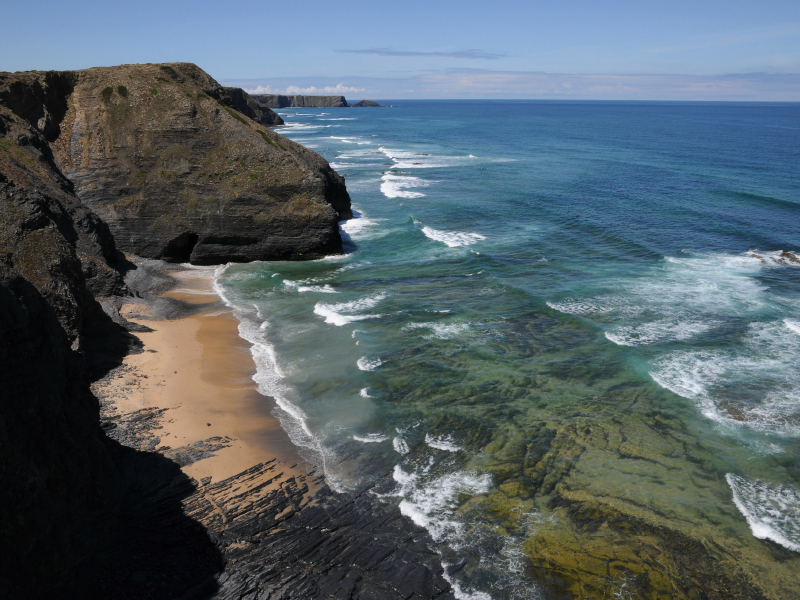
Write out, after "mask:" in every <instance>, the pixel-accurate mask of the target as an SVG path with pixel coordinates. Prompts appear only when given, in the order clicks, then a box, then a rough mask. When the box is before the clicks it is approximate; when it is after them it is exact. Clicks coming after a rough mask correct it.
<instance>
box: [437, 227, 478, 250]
mask: <svg viewBox="0 0 800 600" xmlns="http://www.w3.org/2000/svg"><path fill="white" fill-rule="evenodd" d="M422 233H424V234H425V236H426V237H427V238H429V239H432V240H434V241H436V242H442V243H443V244H447V245H448V246H450V247H451V248H457V247H459V246H470V245H472V244H474V243H476V242H479V241H481V240H485V239H486V237H485V236H482V235H481V234H479V233H464V232H461V231H440V230H438V229H433V228H432V227H427V226H425V227H423V228H422Z"/></svg>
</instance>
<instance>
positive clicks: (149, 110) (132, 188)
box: [0, 63, 352, 264]
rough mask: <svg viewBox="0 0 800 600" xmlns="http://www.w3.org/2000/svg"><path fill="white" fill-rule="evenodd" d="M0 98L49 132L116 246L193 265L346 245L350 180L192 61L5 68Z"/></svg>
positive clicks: (64, 168)
mask: <svg viewBox="0 0 800 600" xmlns="http://www.w3.org/2000/svg"><path fill="white" fill-rule="evenodd" d="M0 102H3V103H4V104H5V105H6V106H8V107H9V108H11V109H12V110H13V111H15V112H17V113H18V114H19V116H20V117H21V118H23V119H24V120H26V121H28V123H29V124H30V125H31V126H32V127H34V128H36V129H37V130H39V131H41V132H43V135H44V136H45V137H46V139H47V141H48V142H49V143H50V147H51V149H52V155H53V161H54V164H55V165H56V166H57V168H58V169H60V171H61V172H62V173H63V174H64V175H65V176H66V178H68V179H69V180H70V181H71V182H72V184H73V186H74V191H75V194H76V196H77V197H78V198H79V199H80V201H81V202H82V203H83V204H84V205H85V206H87V207H88V208H90V209H91V210H93V211H94V212H95V213H96V214H97V215H99V216H100V218H101V219H102V220H103V221H105V222H106V223H107V224H108V227H109V229H110V231H111V233H112V234H113V236H114V238H115V240H116V245H117V247H118V248H119V249H120V250H123V251H125V252H130V253H133V254H137V255H140V256H143V257H146V258H161V259H164V260H171V261H179V262H185V261H190V262H192V263H194V264H218V263H224V262H231V261H249V260H271V259H313V258H320V257H322V256H324V255H326V254H331V253H338V252H341V251H342V241H341V237H340V235H339V230H338V225H337V223H338V221H339V220H341V219H346V218H349V217H351V216H352V214H351V212H350V198H349V196H348V194H347V190H346V189H345V186H344V180H343V178H342V177H341V176H339V175H338V174H337V173H336V172H335V171H333V169H331V168H330V165H328V163H327V161H326V160H325V159H324V158H322V157H321V156H319V155H318V154H316V153H314V152H312V151H310V150H308V149H306V148H304V147H302V146H300V145H299V144H295V143H294V142H292V141H290V140H288V139H286V138H284V137H282V136H280V135H278V134H277V133H275V132H274V131H272V130H270V129H268V128H267V127H265V126H264V125H261V124H260V123H257V122H255V121H253V120H252V119H250V118H248V117H246V116H245V115H243V114H242V113H240V112H238V111H237V110H235V108H234V101H233V100H232V99H231V97H230V96H229V95H228V93H227V92H226V91H225V89H224V88H222V86H220V85H219V84H218V83H217V82H216V81H214V80H213V79H212V78H211V77H210V76H209V75H208V74H206V73H205V72H203V71H202V70H201V69H199V68H198V67H196V66H195V65H192V64H186V63H174V64H169V65H126V66H121V67H112V68H95V69H87V70H84V71H72V72H62V73H58V72H48V73H19V74H9V73H2V74H0Z"/></svg>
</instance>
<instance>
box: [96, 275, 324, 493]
mask: <svg viewBox="0 0 800 600" xmlns="http://www.w3.org/2000/svg"><path fill="white" fill-rule="evenodd" d="M161 273H162V274H163V275H165V276H166V277H167V278H170V279H172V280H174V284H173V286H172V288H171V289H169V290H167V291H162V292H161V293H158V294H156V297H160V298H168V299H172V300H176V301H178V302H179V303H181V304H184V305H188V306H189V307H191V310H189V311H185V312H188V313H189V314H178V315H176V316H172V315H168V316H167V318H164V317H163V316H161V315H158V314H157V311H155V310H154V308H153V306H152V303H148V302H147V300H142V299H139V298H126V299H124V300H123V304H122V306H121V307H120V309H119V313H120V315H122V316H123V317H124V318H125V319H127V320H128V321H129V322H131V323H134V324H135V325H137V326H139V328H140V329H149V331H139V332H136V333H135V336H136V337H137V338H139V340H140V341H141V343H142V345H143V351H142V352H140V353H136V354H129V355H127V356H126V357H125V358H124V360H123V363H122V365H121V367H119V369H118V372H117V373H116V374H115V376H114V377H113V378H104V379H103V380H101V381H100V382H98V383H97V384H95V385H94V386H93V388H94V390H95V393H96V394H98V395H99V396H101V397H104V398H108V399H113V404H108V403H106V404H105V406H106V411H105V412H106V414H104V415H103V418H104V420H106V419H109V418H111V417H113V416H120V415H130V414H134V413H140V412H141V411H147V412H149V413H156V412H158V413H159V417H158V418H157V420H158V424H157V425H155V426H154V427H153V430H154V431H151V436H152V437H151V439H150V440H149V442H148V444H147V446H149V447H150V449H152V450H156V451H158V452H161V453H163V454H165V455H167V456H169V457H178V458H179V460H178V461H177V462H178V463H179V464H181V463H183V464H181V469H182V470H183V472H184V473H185V474H186V475H187V476H189V477H191V478H193V479H196V480H197V481H203V482H206V483H211V482H218V481H221V480H224V479H227V478H229V477H232V476H234V475H236V474H238V473H241V472H243V471H245V470H247V469H249V468H251V467H253V466H254V465H257V464H259V463H262V462H265V461H269V460H276V463H277V465H279V466H280V468H281V470H282V471H283V472H284V473H285V474H286V476H287V477H291V476H294V477H298V478H306V477H307V476H308V474H309V473H310V472H313V471H316V470H318V467H317V466H316V465H312V464H310V463H308V462H307V461H306V459H305V458H303V457H302V456H301V455H300V453H299V451H298V449H297V447H296V446H295V445H294V444H293V443H292V442H291V440H290V439H289V436H288V434H287V433H286V432H285V431H284V429H283V428H282V427H281V424H280V421H279V419H278V418H277V417H276V416H274V415H273V414H272V413H273V410H274V408H275V401H274V400H273V399H272V398H270V397H268V396H264V395H262V394H261V393H260V392H259V391H258V389H257V385H256V383H255V382H254V381H253V375H254V374H255V373H256V366H255V363H254V362H253V358H252V355H251V353H250V344H249V343H248V342H247V341H246V340H244V339H242V338H241V337H240V336H239V329H238V327H239V321H238V319H237V318H236V316H235V315H234V312H233V309H232V308H230V307H228V306H227V305H225V304H224V303H223V301H222V300H221V299H220V298H219V296H218V294H217V293H216V292H215V291H214V289H213V287H212V284H213V279H212V277H213V275H211V274H212V273H213V271H211V270H193V269H186V268H182V267H179V266H177V265H176V266H174V267H167V268H165V269H163V270H162V271H161ZM156 427H158V428H160V429H158V430H155V428H156ZM112 437H114V436H113V435H112ZM154 444H155V446H154ZM312 487H316V486H312Z"/></svg>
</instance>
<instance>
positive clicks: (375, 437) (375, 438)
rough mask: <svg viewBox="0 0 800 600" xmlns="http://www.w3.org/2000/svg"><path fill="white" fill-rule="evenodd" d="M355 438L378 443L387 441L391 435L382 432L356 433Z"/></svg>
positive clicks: (369, 442)
mask: <svg viewBox="0 0 800 600" xmlns="http://www.w3.org/2000/svg"><path fill="white" fill-rule="evenodd" d="M353 439H354V440H356V441H357V442H363V443H365V444H377V443H378V442H385V441H386V440H388V439H389V436H388V435H382V434H380V433H368V434H366V435H354V436H353Z"/></svg>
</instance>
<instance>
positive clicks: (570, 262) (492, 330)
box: [215, 101, 800, 600]
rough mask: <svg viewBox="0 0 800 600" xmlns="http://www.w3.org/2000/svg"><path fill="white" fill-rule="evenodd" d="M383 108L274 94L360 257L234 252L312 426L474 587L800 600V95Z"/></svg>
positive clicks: (262, 378)
mask: <svg viewBox="0 0 800 600" xmlns="http://www.w3.org/2000/svg"><path fill="white" fill-rule="evenodd" d="M386 103H388V104H394V105H395V106H393V107H391V108H380V109H374V108H359V109H356V108H353V109H308V108H303V109H280V110H279V111H278V112H279V114H281V116H282V117H283V118H284V120H285V121H286V123H287V126H285V127H279V128H277V130H278V131H279V132H280V133H282V134H283V135H285V136H287V137H289V138H290V139H293V140H295V141H296V142H298V143H300V144H303V145H304V146H306V147H308V148H311V149H313V150H315V151H316V152H318V153H320V154H322V155H323V156H324V157H326V158H327V159H328V161H330V163H331V165H332V166H333V167H334V168H335V169H336V170H337V171H338V172H339V173H341V174H342V175H344V176H345V177H346V181H347V188H348V190H349V192H350V195H351V198H352V202H353V208H354V214H355V215H356V218H354V219H353V220H350V221H347V222H343V223H341V230H342V235H343V238H344V240H345V248H346V251H347V253H346V254H345V255H344V256H332V257H329V258H327V259H324V260H317V261H309V262H262V263H251V264H232V265H228V266H226V267H224V268H220V269H219V270H218V271H217V276H216V283H215V285H216V288H217V290H218V291H219V293H220V294H221V295H222V296H223V298H224V299H225V300H226V302H228V303H229V304H231V305H232V306H234V307H235V309H236V314H237V316H238V317H239V319H240V323H241V325H240V332H241V335H242V337H244V338H245V339H246V340H248V341H249V342H250V343H251V344H252V355H253V358H254V360H255V363H256V365H257V367H258V374H257V375H256V380H257V383H258V385H259V389H260V391H261V392H262V393H263V394H264V395H266V396H269V397H271V398H274V402H275V409H274V410H275V413H276V414H277V416H278V417H279V418H280V420H281V423H282V424H283V426H284V428H285V429H286V431H287V432H288V433H289V435H290V437H291V439H292V441H293V442H294V443H295V444H297V445H298V446H299V447H300V448H301V451H302V452H303V453H304V455H305V456H306V457H308V459H309V460H310V461H311V462H313V463H315V464H319V465H320V466H322V467H324V470H325V473H326V475H327V481H328V483H329V485H330V486H331V487H332V488H334V489H336V490H340V491H345V490H349V491H356V492H361V493H368V494H372V495H374V496H375V499H376V501H378V502H389V503H395V504H397V505H398V506H399V508H400V510H401V511H402V512H403V513H404V514H405V515H407V516H408V517H410V518H411V519H412V520H413V521H414V522H415V523H417V524H418V525H421V526H423V527H425V528H426V529H427V530H428V531H429V532H430V533H431V535H432V536H433V538H434V540H435V542H436V544H437V547H436V551H437V552H439V553H440V554H441V556H442V561H443V563H444V564H446V565H448V569H447V573H448V575H447V576H448V578H449V580H450V581H451V583H452V584H453V586H454V589H455V590H456V592H457V596H458V597H459V598H472V599H476V600H483V599H488V598H493V599H523V598H525V599H527V598H551V597H586V598H589V597H597V598H601V597H607V598H612V597H616V598H645V597H646V598H651V597H652V598H662V597H663V598H668V597H669V598H677V597H699V596H696V595H694V596H693V595H692V594H693V593H695V594H696V591H697V590H700V589H702V590H706V592H708V590H712V591H713V590H717V591H719V590H725V589H727V590H728V593H727V595H725V594H724V593H723V592H720V593H721V594H723V595H722V596H720V597H737V594H738V595H739V597H760V596H758V595H757V594H762V595H763V596H764V597H770V598H793V597H800V575H798V573H800V461H798V458H800V105H798V104H746V103H657V102H641V103H640V102H555V101H554V102H548V101H395V102H386ZM795 252H798V254H794V253H795ZM266 401H270V402H271V400H268V399H266V398H265V402H266ZM712 597H713V595H712Z"/></svg>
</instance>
